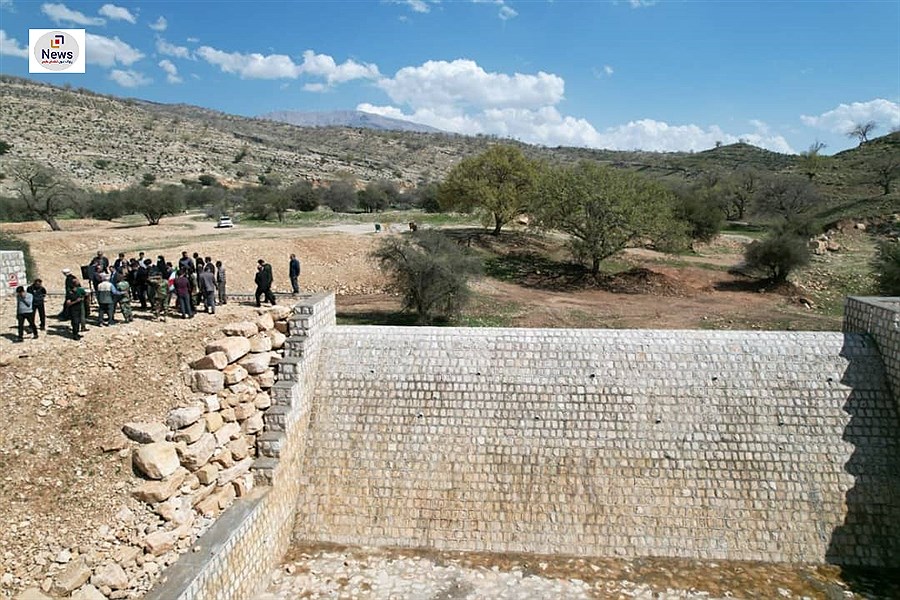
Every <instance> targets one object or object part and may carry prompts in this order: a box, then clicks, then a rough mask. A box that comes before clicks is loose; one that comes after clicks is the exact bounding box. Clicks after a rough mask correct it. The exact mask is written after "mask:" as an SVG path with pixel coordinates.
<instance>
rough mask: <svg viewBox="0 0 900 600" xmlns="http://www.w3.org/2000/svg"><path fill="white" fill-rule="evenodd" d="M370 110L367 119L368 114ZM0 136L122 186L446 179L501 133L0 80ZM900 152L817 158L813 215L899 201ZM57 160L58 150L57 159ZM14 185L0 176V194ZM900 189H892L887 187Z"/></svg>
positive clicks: (735, 148) (777, 168)
mask: <svg viewBox="0 0 900 600" xmlns="http://www.w3.org/2000/svg"><path fill="white" fill-rule="evenodd" d="M368 117H374V115H369V116H368ZM0 131H3V132H4V134H3V136H4V137H3V141H8V142H9V143H10V144H12V149H11V151H10V153H9V154H8V155H6V156H4V157H3V158H0V171H2V167H3V163H4V162H5V161H9V160H15V159H17V158H29V159H35V160H39V161H43V162H46V163H48V164H52V165H53V166H54V167H55V168H56V169H58V170H60V171H61V172H63V174H65V175H66V176H68V177H70V178H71V179H72V180H73V181H74V182H76V184H77V185H79V186H80V187H82V188H86V189H113V188H123V187H127V186H129V185H133V184H136V183H137V182H139V181H140V180H141V177H142V176H143V175H144V174H145V173H152V174H153V175H155V176H156V181H157V183H160V184H162V183H179V182H180V181H181V180H182V179H185V178H186V179H191V180H194V179H196V178H197V177H198V176H199V175H201V174H210V175H213V176H214V177H216V179H218V180H219V181H221V182H222V183H223V184H225V185H227V186H243V185H254V184H256V183H257V177H258V176H259V175H261V174H270V173H271V174H275V175H277V176H278V177H279V178H280V179H281V180H282V181H283V182H285V183H290V182H292V181H296V180H299V179H304V180H307V181H311V182H314V183H321V182H327V181H333V180H335V179H339V178H343V177H353V178H356V179H357V180H358V181H360V182H366V181H371V180H375V179H388V180H392V181H394V182H396V183H397V184H398V185H399V186H400V187H403V188H409V187H412V186H415V185H416V184H417V183H419V182H421V181H428V180H437V179H440V178H442V177H443V176H444V175H445V174H446V173H447V172H448V171H449V170H450V168H452V166H453V165H454V164H456V163H457V162H458V161H459V160H461V159H462V158H464V157H466V156H470V155H472V154H477V153H479V152H481V151H482V150H484V149H485V148H486V147H487V146H488V145H489V144H491V143H495V142H497V141H498V140H497V139H496V138H493V137H486V136H475V137H472V136H463V135H455V134H448V133H423V132H416V131H381V130H377V129H365V128H357V127H330V126H329V127H298V126H295V125H290V124H287V123H281V122H277V121H273V120H268V119H263V118H249V117H242V116H237V115H229V114H225V113H221V112H217V111H214V110H210V109H206V108H202V107H198V106H190V105H185V104H159V103H154V102H147V101H142V100H136V99H130V98H129V99H126V98H117V97H113V96H103V95H99V94H95V93H93V92H90V91H88V90H84V89H78V90H75V89H66V88H60V87H54V86H50V85H48V84H43V83H38V82H34V81H31V80H27V79H22V78H17V77H10V76H0ZM503 141H504V143H513V144H517V145H519V146H520V147H521V148H522V149H523V151H524V152H525V153H526V154H527V155H529V156H531V157H533V158H542V159H548V160H551V161H555V162H563V163H572V162H576V161H578V160H592V161H597V162H600V163H603V164H608V165H611V166H614V167H617V168H627V169H631V170H635V171H639V172H641V173H644V174H646V175H647V176H650V177H654V178H660V179H666V180H673V179H674V180H692V179H694V178H696V177H698V176H699V175H700V174H702V173H704V172H710V171H716V172H720V173H728V172H731V171H733V170H734V169H736V168H738V167H749V168H753V169H757V170H759V171H764V172H776V173H784V174H794V175H800V174H801V173H802V172H801V170H800V169H799V159H798V157H797V156H793V155H785V154H778V153H775V152H771V151H768V150H764V149H761V148H757V147H754V146H751V145H749V144H744V143H738V144H731V145H725V146H721V147H718V148H713V149H710V150H706V151H703V152H696V153H688V152H669V153H663V152H644V151H614V150H603V149H588V148H569V147H556V148H548V147H543V146H534V145H527V144H522V143H520V142H515V141H510V140H503ZM883 156H900V133H892V134H889V135H886V136H883V137H881V138H878V139H875V140H872V141H870V142H868V143H866V144H863V145H862V146H860V147H859V148H854V149H851V150H847V151H844V152H841V153H839V154H837V155H835V156H833V157H825V161H824V163H823V164H824V167H823V169H822V170H821V172H820V173H818V174H817V175H816V180H815V183H816V184H817V185H818V186H819V188H820V190H821V191H822V192H823V193H824V195H825V196H826V197H827V198H828V202H827V203H826V205H825V206H823V207H822V210H821V211H820V217H821V218H822V219H829V218H833V217H844V216H859V217H866V216H873V215H878V214H885V213H892V212H896V211H897V210H898V207H900V192H898V191H897V190H896V189H895V190H894V191H893V193H892V194H890V195H887V196H884V195H882V194H881V190H880V188H879V187H878V186H877V185H876V184H875V183H874V182H873V180H872V175H871V172H870V171H871V165H872V161H873V160H875V159H876V158H877V157H883ZM60 157H64V159H63V160H61V159H60ZM11 186H12V182H10V181H9V180H8V179H7V180H3V181H0V195H3V194H9V193H10V192H11ZM894 187H895V188H900V185H895V186H894Z"/></svg>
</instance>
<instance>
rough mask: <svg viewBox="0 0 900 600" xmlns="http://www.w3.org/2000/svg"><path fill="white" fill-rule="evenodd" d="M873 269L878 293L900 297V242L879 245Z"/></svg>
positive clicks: (886, 242)
mask: <svg viewBox="0 0 900 600" xmlns="http://www.w3.org/2000/svg"><path fill="white" fill-rule="evenodd" d="M872 267H873V268H874V270H875V278H876V279H877V280H878V291H879V292H881V293H882V294H884V295H885V296H900V240H897V241H893V242H892V241H888V240H886V241H883V242H881V243H880V244H878V252H877V253H876V254H875V260H874V261H873V265H872Z"/></svg>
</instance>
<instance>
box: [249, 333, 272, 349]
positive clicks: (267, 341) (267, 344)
mask: <svg viewBox="0 0 900 600" xmlns="http://www.w3.org/2000/svg"><path fill="white" fill-rule="evenodd" d="M271 349H272V338H270V337H269V336H268V332H266V333H260V334H257V335H254V336H253V337H252V338H250V352H268V351H269V350H271Z"/></svg>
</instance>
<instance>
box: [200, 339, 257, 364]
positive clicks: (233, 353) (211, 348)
mask: <svg viewBox="0 0 900 600" xmlns="http://www.w3.org/2000/svg"><path fill="white" fill-rule="evenodd" d="M212 352H224V353H225V356H226V357H227V358H228V362H229V363H233V362H234V361H236V360H237V359H239V358H241V357H242V356H244V355H245V354H247V353H248V352H250V342H249V341H247V338H245V337H227V338H222V339H220V340H216V341H214V342H210V343H209V344H207V345H206V353H207V354H210V353H212Z"/></svg>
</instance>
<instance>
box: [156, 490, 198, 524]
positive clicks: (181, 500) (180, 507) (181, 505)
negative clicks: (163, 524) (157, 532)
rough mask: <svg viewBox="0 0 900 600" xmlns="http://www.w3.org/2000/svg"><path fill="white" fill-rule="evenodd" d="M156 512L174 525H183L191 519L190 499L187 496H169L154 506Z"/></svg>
mask: <svg viewBox="0 0 900 600" xmlns="http://www.w3.org/2000/svg"><path fill="white" fill-rule="evenodd" d="M156 512H157V513H158V514H159V516H161V517H162V518H163V519H165V520H166V521H168V522H169V523H174V524H175V525H184V524H185V523H189V522H191V521H192V520H193V514H192V513H191V499H190V498H189V497H187V496H178V497H175V498H169V499H168V500H166V501H165V502H161V503H159V504H158V505H157V506H156Z"/></svg>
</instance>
